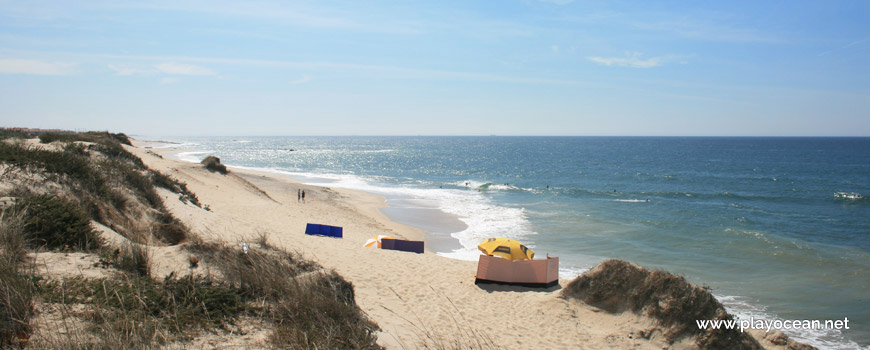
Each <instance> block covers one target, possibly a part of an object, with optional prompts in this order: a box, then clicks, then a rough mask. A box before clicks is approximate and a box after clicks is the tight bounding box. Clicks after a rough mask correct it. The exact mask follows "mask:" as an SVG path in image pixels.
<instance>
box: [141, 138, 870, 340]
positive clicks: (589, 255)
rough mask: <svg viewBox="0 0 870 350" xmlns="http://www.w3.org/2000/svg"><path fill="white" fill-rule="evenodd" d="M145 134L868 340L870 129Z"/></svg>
mask: <svg viewBox="0 0 870 350" xmlns="http://www.w3.org/2000/svg"><path fill="white" fill-rule="evenodd" d="M140 138H141V137H140ZM148 138H149V139H154V140H158V139H159V140H167V141H172V142H178V143H180V144H174V145H172V146H173V147H177V148H179V149H187V150H194V151H192V152H191V151H188V152H183V153H180V154H178V155H177V157H179V158H181V159H184V160H189V161H199V160H201V159H202V158H204V157H205V156H207V155H216V156H218V157H220V158H221V161H222V162H223V163H224V164H227V165H230V166H237V167H246V168H256V169H261V170H268V171H273V172H278V173H284V174H289V175H291V176H293V177H295V178H297V179H299V180H301V181H303V182H306V183H310V184H317V185H324V186H331V187H343V188H352V189H358V190H363V191H367V192H371V193H376V194H379V195H383V196H385V197H386V198H387V200H388V204H389V205H390V208H386V209H385V210H384V212H385V213H386V214H387V215H388V216H390V217H391V218H392V219H393V220H396V221H398V222H402V223H407V224H410V225H414V226H417V227H420V228H422V229H423V230H425V231H426V232H427V239H426V240H427V247H429V248H430V249H433V250H435V251H438V252H439V254H441V255H444V256H447V257H451V258H455V259H476V256H477V255H478V253H477V250H476V246H477V244H478V243H479V242H480V241H481V240H483V239H484V238H487V237H509V238H514V239H517V240H520V241H522V242H524V243H525V244H526V245H527V246H529V247H530V248H531V249H533V250H534V251H535V252H536V253H537V256H538V257H543V256H545V255H546V254H549V255H551V256H558V257H559V258H560V265H561V271H560V276H561V277H562V278H573V277H575V276H577V275H579V274H581V273H582V272H583V271H585V270H587V269H589V268H590V267H592V266H594V265H596V264H597V263H599V262H600V261H602V260H604V259H607V258H618V259H624V260H627V261H631V262H634V263H637V264H640V265H642V266H646V267H650V268H656V269H664V270H667V271H670V272H673V273H676V274H679V275H683V276H685V277H686V278H687V279H688V280H689V281H691V282H693V283H696V284H701V285H706V286H709V287H710V288H712V291H713V293H714V295H716V296H717V297H718V298H719V299H720V301H722V302H723V303H724V304H725V305H726V307H727V308H728V310H729V311H730V312H732V313H734V314H736V315H738V317H741V318H744V319H748V318H750V317H752V318H754V319H765V320H774V319H782V320H822V321H824V320H843V319H844V318H848V319H849V325H850V329H849V330H843V331H836V330H812V331H807V330H800V331H788V330H785V332H786V333H787V334H789V335H791V336H793V337H794V338H796V339H798V340H801V341H804V342H808V343H810V344H813V345H816V346H818V347H820V348H826V349H827V348H830V349H854V348H870V300H868V294H870V138H725V137H722V138H708V137H499V136H489V137H184V138H179V137H172V138H169V137H156V136H154V137H148ZM372 234H376V232H372Z"/></svg>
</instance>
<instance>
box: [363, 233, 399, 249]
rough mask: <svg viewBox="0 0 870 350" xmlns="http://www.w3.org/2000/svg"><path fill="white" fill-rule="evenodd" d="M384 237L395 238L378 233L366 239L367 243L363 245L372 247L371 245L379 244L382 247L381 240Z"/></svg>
mask: <svg viewBox="0 0 870 350" xmlns="http://www.w3.org/2000/svg"><path fill="white" fill-rule="evenodd" d="M384 238H388V239H393V237H390V236H385V235H378V236H377V237H372V238H369V239H368V240H367V241H366V243H365V244H363V247H366V248H371V247H374V246H377V247H378V248H380V247H381V240H382V239H384Z"/></svg>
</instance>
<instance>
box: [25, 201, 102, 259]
mask: <svg viewBox="0 0 870 350" xmlns="http://www.w3.org/2000/svg"><path fill="white" fill-rule="evenodd" d="M13 212H21V213H22V214H23V220H22V221H23V222H22V231H23V234H24V236H25V237H26V238H27V239H28V241H30V242H31V244H32V245H35V246H37V247H45V248H48V249H75V250H83V251H88V250H91V249H95V248H99V247H100V246H102V245H103V241H102V239H101V238H100V237H99V235H98V234H97V232H96V231H94V229H93V228H92V227H91V220H90V218H88V216H87V214H86V213H85V212H84V211H82V209H81V208H80V207H79V206H78V205H76V204H73V203H71V202H68V201H66V200H63V199H61V198H58V197H55V196H52V195H32V194H31V195H26V196H24V197H19V198H18V200H17V202H16V203H15V207H14V209H13Z"/></svg>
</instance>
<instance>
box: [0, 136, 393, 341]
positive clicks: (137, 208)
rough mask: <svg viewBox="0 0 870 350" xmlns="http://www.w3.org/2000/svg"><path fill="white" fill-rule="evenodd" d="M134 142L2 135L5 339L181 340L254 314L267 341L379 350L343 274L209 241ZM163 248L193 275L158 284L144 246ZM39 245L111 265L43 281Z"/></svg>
mask: <svg viewBox="0 0 870 350" xmlns="http://www.w3.org/2000/svg"><path fill="white" fill-rule="evenodd" d="M33 137H38V139H39V142H36V141H35V139H32V138H33ZM129 144H130V140H129V138H127V136H126V135H124V134H111V133H107V132H87V133H69V132H50V133H38V132H33V131H26V132H25V131H14V130H12V131H10V130H2V133H0V179H2V182H0V184H2V185H3V186H2V187H0V197H2V199H3V200H2V201H0V210H2V212H0V252H2V254H0V257H2V258H0V309H2V313H0V347H3V348H5V347H8V346H19V347H30V348H56V349H117V348H127V349H130V348H133V349H152V348H158V347H163V346H167V345H170V346H171V345H173V344H175V345H177V346H180V347H185V346H192V345H184V344H193V343H192V342H193V341H194V340H195V339H196V337H198V336H199V335H201V334H202V333H203V331H205V332H207V333H216V332H224V333H229V334H236V333H238V332H243V331H241V329H240V327H239V326H238V323H240V322H242V321H241V320H242V319H245V318H247V319H251V318H253V319H256V320H259V321H258V322H263V323H265V324H268V325H269V326H270V327H271V329H272V331H271V332H270V335H269V337H268V344H269V346H271V347H274V348H288V349H315V348H316V349H339V348H340V349H379V348H381V347H380V346H379V345H378V344H377V343H376V340H377V337H376V335H375V332H376V331H377V330H378V326H377V325H376V324H375V323H374V322H372V321H371V320H369V319H368V317H367V316H366V315H365V313H364V312H362V310H360V309H359V307H358V306H357V305H356V302H355V297H354V288H353V285H352V284H351V283H350V282H348V281H347V280H346V279H344V278H343V277H342V276H340V275H339V274H337V273H336V272H334V271H331V270H326V269H324V268H323V267H321V266H320V265H318V264H317V263H315V262H313V261H309V260H306V259H302V258H300V257H299V256H297V255H295V254H291V253H287V252H285V251H282V250H280V249H278V248H276V247H273V246H271V245H269V244H268V241H267V239H266V237H265V235H263V236H262V237H261V239H260V240H259V241H258V242H259V244H258V245H257V249H256V250H252V251H250V252H243V251H241V250H239V249H238V248H235V247H231V246H229V245H226V244H225V243H216V242H204V241H203V240H202V239H200V238H199V237H198V236H196V235H195V234H193V233H192V232H190V230H189V229H188V228H187V227H186V226H185V225H184V224H182V223H181V221H180V220H178V219H177V218H176V217H175V216H174V215H173V214H172V213H171V212H170V211H169V210H168V209H167V207H166V205H165V203H164V202H163V200H164V199H163V198H164V196H163V195H161V193H160V192H159V191H158V190H157V188H158V187H160V188H164V189H166V190H168V191H170V192H172V193H174V194H176V195H178V199H179V201H181V202H182V203H184V204H188V203H189V204H190V205H194V206H196V207H201V203H200V202H199V199H198V198H197V197H196V195H195V194H194V193H193V192H191V191H190V190H189V189H188V188H187V185H186V184H185V183H183V182H180V181H178V180H177V179H175V178H173V177H170V176H168V175H166V174H163V173H161V172H159V171H156V170H153V169H149V168H148V167H147V166H145V164H144V163H143V162H142V160H141V159H140V158H138V157H137V156H135V155H133V154H132V153H130V152H129V151H127V150H126V149H125V148H124V145H129ZM215 163H216V164H218V165H220V164H219V161H218V162H215ZM221 166H222V165H221ZM224 169H225V168H224ZM218 171H219V170H218ZM97 226H105V228H107V229H108V230H111V231H114V232H115V233H117V234H118V235H120V236H122V237H123V238H124V240H123V243H118V242H117V240H115V242H114V243H112V242H111V241H110V240H106V239H105V238H104V237H103V236H102V234H103V232H104V231H105V230H100V229H97ZM171 245H181V246H182V247H183V249H185V250H186V251H188V252H189V254H190V274H188V275H185V276H180V275H177V274H175V273H171V274H169V275H168V276H165V277H163V278H162V279H156V278H154V277H153V276H152V261H151V260H152V256H151V254H150V251H151V249H152V248H153V247H160V246H164V247H165V246H171ZM40 252H44V254H60V256H65V257H68V256H69V254H79V255H76V256H81V257H80V258H77V259H79V260H81V259H85V258H87V257H89V256H91V257H93V258H94V259H95V260H96V262H95V266H99V267H100V269H101V270H104V271H105V273H103V274H102V276H103V277H99V278H91V277H87V276H84V275H81V276H64V277H60V278H49V277H47V276H45V275H43V274H42V273H40V272H39V268H38V267H37V263H36V261H35V258H34V253H40ZM202 265H206V266H208V267H207V268H200V269H199V271H203V270H204V271H205V272H203V273H194V269H196V268H197V267H200V266H202ZM212 269H213V270H214V271H215V273H211V271H212ZM52 316H55V317H56V319H55V322H47V321H45V319H51V317H52ZM37 318H39V321H37ZM36 334H39V336H36V337H34V335H36Z"/></svg>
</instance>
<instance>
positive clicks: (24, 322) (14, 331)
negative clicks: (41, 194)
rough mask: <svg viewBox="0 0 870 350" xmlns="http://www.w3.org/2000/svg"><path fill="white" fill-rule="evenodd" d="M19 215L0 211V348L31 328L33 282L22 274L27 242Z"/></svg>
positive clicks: (17, 340) (24, 337) (19, 339)
mask: <svg viewBox="0 0 870 350" xmlns="http://www.w3.org/2000/svg"><path fill="white" fill-rule="evenodd" d="M22 221H23V220H22V215H21V214H20V213H16V212H13V211H11V210H4V211H3V212H2V213H0V347H3V348H5V347H6V346H10V345H14V344H21V343H23V342H26V340H27V339H28V338H29V337H30V333H31V331H32V327H31V321H30V320H31V318H32V317H33V315H34V302H33V299H34V298H33V297H34V284H33V279H32V278H30V276H28V275H26V274H24V273H23V272H22V270H24V269H25V263H26V257H27V247H26V244H27V241H26V238H25V234H24V225H23V223H22Z"/></svg>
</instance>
